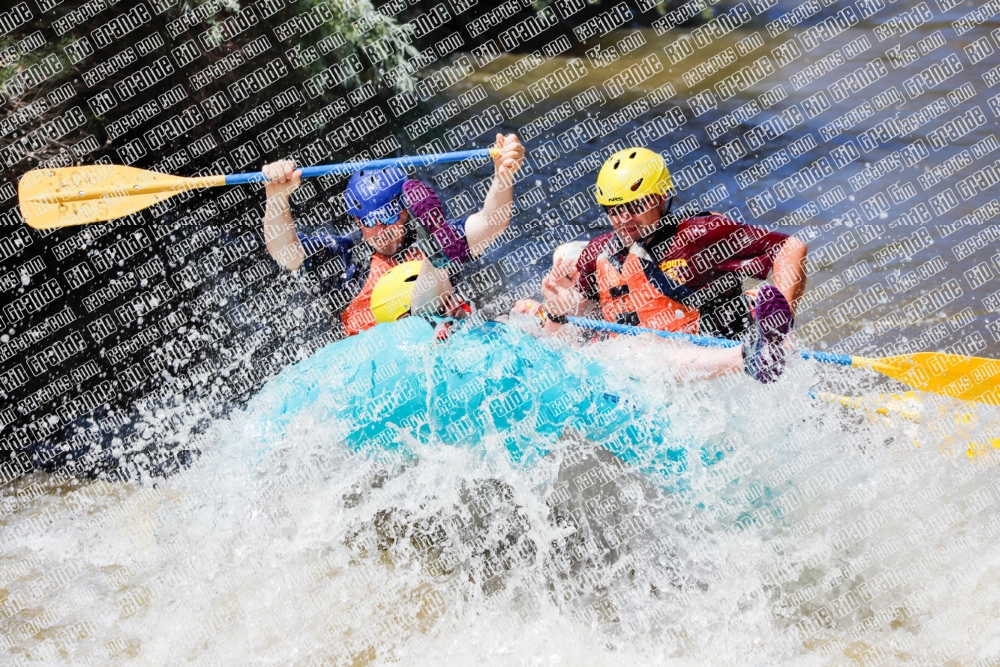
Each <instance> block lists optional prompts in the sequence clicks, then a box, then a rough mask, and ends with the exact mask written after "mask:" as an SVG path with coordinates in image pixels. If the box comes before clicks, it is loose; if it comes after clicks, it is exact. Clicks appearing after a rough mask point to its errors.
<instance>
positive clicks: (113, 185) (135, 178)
mask: <svg viewBox="0 0 1000 667" xmlns="http://www.w3.org/2000/svg"><path fill="white" fill-rule="evenodd" d="M225 182H226V177H225V176H205V177H200V178H184V177H181V176H171V175H169V174H160V173H157V172H155V171H146V170H144V169H136V168H134V167H123V166H120V165H103V164H98V165H92V166H86V167H62V168H59V169H36V170H34V171H29V172H28V173H27V174H25V175H24V176H22V177H21V181H20V183H19V184H18V201H19V203H20V205H21V215H22V216H24V221H25V222H27V223H28V225H29V226H31V227H34V228H35V229H51V228H53V227H69V226H72V225H85V224H88V223H91V222H106V221H108V220H114V219H116V218H123V217H125V216H127V215H131V214H132V213H135V212H136V211H141V210H143V209H144V208H148V207H150V206H152V205H154V204H157V203H159V202H161V201H164V200H166V199H169V198H170V197H173V196H174V195H176V194H178V193H180V192H184V191H185V190H192V189H195V188H203V187H212V186H216V185H225Z"/></svg>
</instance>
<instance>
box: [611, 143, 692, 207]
mask: <svg viewBox="0 0 1000 667" xmlns="http://www.w3.org/2000/svg"><path fill="white" fill-rule="evenodd" d="M673 187H674V186H673V183H672V182H671V180H670V171H669V170H668V169H667V164H666V163H665V162H664V161H663V158H662V157H661V156H660V155H659V154H657V153H654V152H653V151H651V150H649V149H646V148H638V147H635V148H626V149H625V150H623V151H618V152H617V153H615V154H614V155H612V156H611V157H609V158H608V160H607V162H605V163H604V166H602V167H601V171H600V173H598V174H597V203H598V204H600V205H601V206H615V205H616V204H627V203H628V202H630V201H635V200H636V199H641V198H643V197H645V196H647V195H652V194H657V195H663V194H666V193H667V192H668V191H669V190H671V189H673Z"/></svg>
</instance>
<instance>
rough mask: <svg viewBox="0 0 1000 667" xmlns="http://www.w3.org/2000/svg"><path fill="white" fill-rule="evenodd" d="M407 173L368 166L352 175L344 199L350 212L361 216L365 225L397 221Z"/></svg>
mask: <svg viewBox="0 0 1000 667" xmlns="http://www.w3.org/2000/svg"><path fill="white" fill-rule="evenodd" d="M405 180H406V174H405V173H404V172H403V170H402V169H398V168H396V167H389V168H387V169H365V170H364V171H359V172H355V173H354V174H352V175H351V180H350V181H348V183H347V191H346V192H344V199H346V200H347V212H348V213H350V214H351V215H353V216H354V217H355V218H360V219H361V221H362V224H364V225H365V226H366V227H374V226H375V225H377V224H379V223H387V222H394V221H395V220H396V219H397V218H398V217H399V213H400V211H402V209H403V202H402V198H401V197H400V195H402V194H403V181H405Z"/></svg>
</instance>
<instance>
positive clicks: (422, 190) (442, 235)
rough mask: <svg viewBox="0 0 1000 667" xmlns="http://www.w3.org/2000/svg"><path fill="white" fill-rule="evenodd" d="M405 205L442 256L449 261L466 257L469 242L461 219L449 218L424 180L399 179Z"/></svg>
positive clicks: (466, 258) (465, 259)
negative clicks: (401, 181) (437, 246)
mask: <svg viewBox="0 0 1000 667" xmlns="http://www.w3.org/2000/svg"><path fill="white" fill-rule="evenodd" d="M403 195H404V196H405V198H406V208H407V209H408V210H409V211H410V213H412V214H413V215H415V216H416V217H417V222H418V224H420V225H422V226H423V228H424V229H426V230H427V233H428V234H430V235H431V236H433V237H434V240H435V241H437V244H438V245H439V246H440V247H441V252H442V253H444V255H445V257H447V258H448V259H450V260H451V261H453V262H460V263H461V262H467V261H469V242H468V240H467V239H466V238H465V220H462V221H460V222H459V221H454V220H453V221H449V220H447V219H445V216H444V206H442V205H441V200H440V199H439V198H438V196H437V193H435V192H434V190H432V189H431V187H430V186H429V185H427V184H426V183H422V182H421V181H417V180H413V179H411V180H408V181H406V182H405V183H403Z"/></svg>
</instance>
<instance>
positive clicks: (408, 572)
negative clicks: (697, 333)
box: [0, 340, 1000, 665]
mask: <svg viewBox="0 0 1000 667" xmlns="http://www.w3.org/2000/svg"><path fill="white" fill-rule="evenodd" d="M586 354H593V355H599V356H600V358H602V359H605V360H607V361H608V362H609V364H610V365H613V366H614V368H615V369H616V374H615V378H614V379H613V380H611V382H612V384H614V385H617V386H619V387H620V388H621V390H622V391H624V390H625V389H629V388H630V389H631V391H632V394H623V395H629V396H630V400H634V401H635V402H636V404H638V405H639V406H641V407H643V408H645V409H646V410H647V412H646V414H647V416H646V417H645V419H646V420H647V423H646V424H644V426H648V427H651V428H654V429H655V428H663V427H664V424H665V422H666V420H669V438H668V440H669V442H671V443H675V444H686V445H687V446H688V448H689V461H688V463H689V466H688V470H687V471H686V472H685V474H684V475H683V479H684V480H685V482H686V486H685V488H684V489H683V490H680V491H678V490H677V489H676V488H673V489H670V490H664V488H663V487H662V484H661V482H662V478H660V479H658V478H656V477H655V476H651V475H649V474H646V473H643V472H640V470H639V469H640V468H642V467H643V465H644V463H643V462H641V461H640V462H638V463H622V462H621V461H620V460H617V459H615V457H614V456H613V455H611V454H610V453H608V452H607V451H606V450H603V449H602V448H601V447H600V444H601V443H587V442H583V441H581V440H580V439H579V437H577V436H575V435H574V434H573V433H569V432H567V433H566V434H564V438H563V439H562V440H561V441H560V442H559V443H558V444H556V445H555V446H552V447H550V450H551V451H550V454H549V456H547V457H545V458H544V459H542V460H540V461H536V462H533V463H513V462H511V460H510V457H509V456H508V455H507V451H506V448H505V447H504V445H503V443H502V439H501V438H500V437H499V436H492V437H487V438H486V440H485V441H484V442H483V443H482V444H481V445H479V446H477V447H476V448H475V449H469V448H462V447H454V446H442V445H440V444H437V443H435V442H431V443H428V444H420V442H418V441H416V440H413V441H412V442H411V446H412V448H413V450H414V452H415V455H416V456H415V457H412V458H411V457H406V456H404V455H401V454H393V453H386V454H384V455H381V456H378V457H372V456H366V455H363V454H359V453H354V452H352V451H350V450H349V449H348V448H347V447H345V446H344V445H343V443H342V440H343V438H344V436H345V434H346V433H347V432H348V431H349V429H350V425H348V424H344V423H340V422H338V421H336V420H329V421H325V422H319V421H317V420H316V418H315V417H314V416H313V415H315V414H319V413H321V410H318V409H317V410H310V411H306V412H304V413H302V414H300V415H298V416H297V417H295V418H294V419H293V420H292V422H291V423H290V424H289V425H288V427H287V430H286V432H285V435H284V437H282V438H281V439H280V440H279V441H278V442H276V443H274V446H273V449H272V450H271V451H270V452H267V453H265V454H263V455H262V456H260V457H259V458H255V457H254V456H248V452H250V451H253V450H254V449H255V448H256V447H257V445H256V444H255V443H256V441H255V440H254V439H255V438H258V437H259V432H260V428H261V425H262V423H263V422H264V421H265V417H266V415H268V414H270V413H269V410H271V408H272V407H273V403H274V402H275V401H279V400H280V399H281V397H280V396H270V395H269V394H268V392H269V391H270V390H269V389H268V388H265V389H264V391H263V392H262V394H261V396H260V397H258V399H256V400H255V401H254V402H253V403H252V407H251V409H250V410H249V411H240V412H237V413H234V414H233V415H231V416H230V417H229V418H228V419H225V420H218V421H216V422H215V423H213V424H212V425H211V426H210V428H209V429H208V431H207V432H206V433H205V434H204V435H203V436H201V437H200V438H199V442H200V448H201V450H202V455H201V457H200V458H198V459H197V460H196V461H195V462H194V464H193V465H192V466H191V467H190V468H188V469H186V470H183V471H182V472H180V473H178V474H176V475H174V476H171V477H169V478H167V479H165V480H164V479H160V480H155V481H153V480H150V481H146V482H143V483H142V484H132V485H119V484H109V483H105V482H87V483H80V484H72V485H71V484H63V485H62V486H56V485H55V484H54V483H50V482H47V481H46V479H44V478H42V477H35V478H32V479H30V480H27V481H25V482H22V483H21V484H19V485H18V487H17V489H14V488H10V489H7V490H6V493H7V494H8V495H6V496H5V497H4V501H5V506H4V508H5V510H6V511H5V513H4V517H3V521H4V529H3V536H2V538H0V553H2V556H0V567H2V578H0V586H2V587H3V588H0V596H2V598H0V610H2V615H3V618H2V620H0V628H2V630H3V633H4V635H3V639H2V642H3V645H4V650H5V651H6V652H7V658H6V660H5V664H11V665H23V664H30V665H36V664H52V665H63V664H137V665H175V664H177V665H179V664H185V665H187V664H199V665H233V664H259V665H272V664H273V665H312V664H389V663H400V664H431V663H433V664H435V665H440V664H458V665H467V664H474V663H476V662H486V661H489V662H490V663H491V664H503V665H558V664H609V665H611V664H637V663H638V664H775V663H778V662H787V663H792V664H796V665H800V664H801V665H810V664H817V665H818V664H829V663H842V662H844V661H845V659H847V658H853V659H855V660H858V661H860V662H862V663H868V664H875V663H877V662H880V661H881V662H885V661H889V663H892V664H908V663H909V664H916V663H917V662H921V661H926V660H929V659H935V660H940V661H944V660H948V659H951V660H954V661H955V664H973V663H975V662H976V661H977V660H986V659H990V658H995V657H997V656H998V654H1000V646H998V645H997V642H996V640H995V637H997V636H998V635H1000V627H998V626H997V622H996V621H995V620H994V619H996V618H998V617H1000V616H998V614H997V611H998V608H1000V581H998V579H1000V575H998V574H997V569H996V566H997V565H998V564H1000V548H998V547H997V540H996V536H997V534H998V533H1000V511H998V504H997V503H998V502H1000V488H998V487H997V486H996V485H995V482H997V479H998V478H997V473H996V471H997V469H998V468H997V467H996V464H997V462H998V458H997V457H996V456H995V455H994V454H993V453H992V452H993V450H992V448H990V447H988V446H987V447H986V453H985V454H982V453H981V454H980V455H978V456H977V457H975V458H970V457H969V456H967V455H966V449H967V448H968V443H970V442H971V443H988V441H989V435H990V432H989V429H990V428H993V429H995V428H996V424H997V422H998V418H1000V417H998V413H997V409H996V408H993V407H989V406H970V405H969V404H961V405H959V404H958V403H952V402H949V401H946V400H944V399H940V398H937V397H930V396H926V395H924V396H923V397H922V398H923V403H922V406H921V409H922V411H923V418H922V420H921V421H920V422H913V421H911V420H910V419H907V418H905V417H900V416H899V415H896V414H894V413H890V415H889V416H888V417H886V416H882V415H878V414H876V413H874V411H869V412H871V413H872V414H870V415H867V416H866V415H865V413H864V411H860V410H853V409H848V408H843V407H840V406H835V405H831V404H829V403H825V402H823V401H819V400H816V399H812V398H809V397H808V394H807V392H808V390H809V388H810V387H813V386H815V385H817V383H819V384H820V385H826V386H829V387H835V388H838V389H840V390H844V392H845V393H851V392H850V389H851V387H852V383H853V386H854V387H856V388H859V387H867V386H868V385H869V384H870V383H871V380H870V378H868V377H867V376H865V375H864V374H863V373H861V372H858V371H842V370H836V369H834V370H831V369H826V368H823V367H818V366H814V365H811V364H808V363H807V362H802V361H799V362H793V363H792V364H791V365H790V369H789V372H788V376H787V377H786V379H784V380H783V381H782V382H780V383H778V384H776V385H773V386H767V387H762V386H760V385H757V384H756V383H754V382H753V381H751V380H749V379H748V378H735V379H722V380H716V381H710V382H704V381H687V382H675V381H673V380H671V379H669V376H668V374H667V369H664V368H662V364H660V363H658V362H657V357H656V347H655V345H654V344H651V343H649V342H647V341H637V340H632V341H624V340H615V341H608V342H605V343H600V344H598V345H597V346H594V347H593V348H591V349H589V350H588V351H586ZM630 376H631V377H633V378H644V379H642V380H640V381H638V384H637V383H636V381H635V380H632V379H629V378H630ZM331 386H336V383H332V385H331ZM636 387H638V388H639V389H640V390H641V392H640V393H638V394H636V393H635V388H636ZM845 387H846V389H845ZM331 391H332V390H331ZM853 393H858V391H855V392H853ZM341 398H342V397H341V396H339V395H336V394H322V395H321V396H320V397H319V399H318V402H317V405H322V404H323V402H324V401H331V402H336V401H337V400H338V399H341ZM956 413H958V414H957V416H956ZM993 433H994V437H996V435H995V431H993ZM914 440H916V441H917V442H919V445H920V446H919V447H917V446H915V445H914V442H913V441H914ZM702 445H705V447H706V454H705V455H706V456H709V455H711V454H712V452H717V451H721V452H722V453H723V454H724V456H723V457H722V459H721V461H718V462H716V463H714V464H712V465H703V464H701V463H700V462H699V461H698V458H699V449H700V447H701V446H702ZM597 462H600V464H601V465H599V466H598V465H597ZM647 463H648V462H647ZM46 484H49V486H46ZM887 664H888V663H887Z"/></svg>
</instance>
